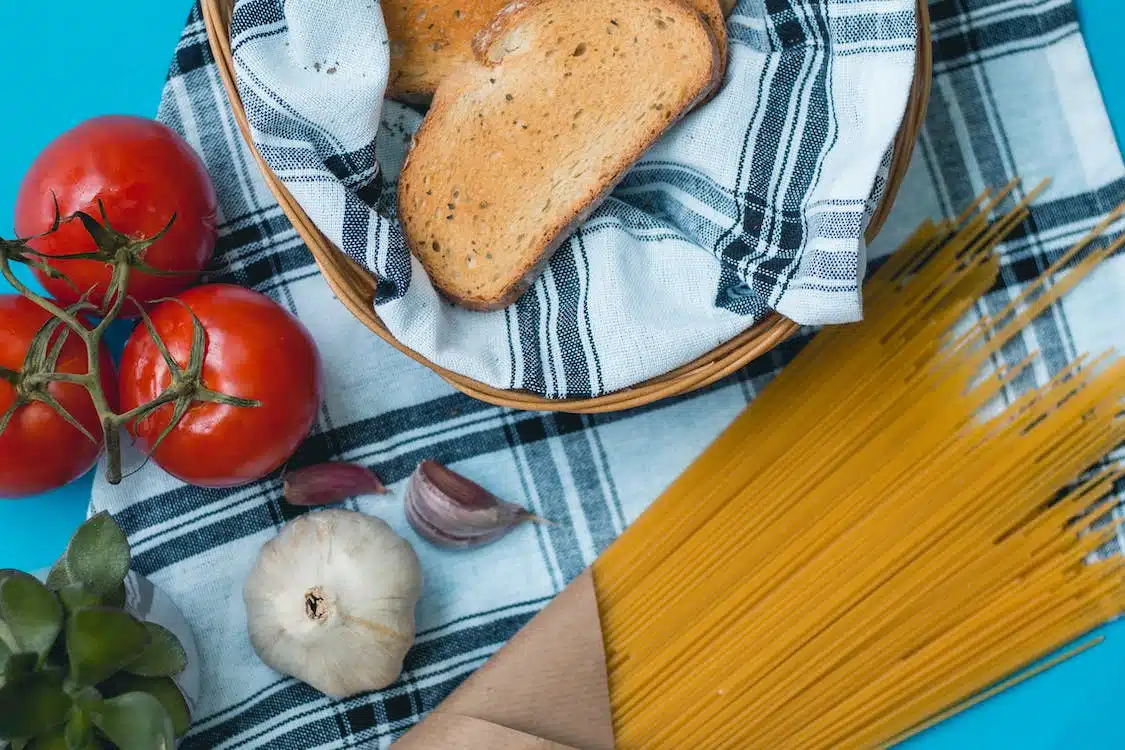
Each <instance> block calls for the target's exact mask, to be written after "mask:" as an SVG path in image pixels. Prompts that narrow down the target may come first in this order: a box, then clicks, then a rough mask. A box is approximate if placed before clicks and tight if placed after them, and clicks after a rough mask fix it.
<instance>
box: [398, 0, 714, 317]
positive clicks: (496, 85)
mask: <svg viewBox="0 0 1125 750" xmlns="http://www.w3.org/2000/svg"><path fill="white" fill-rule="evenodd" d="M473 49H474V52H475V60H474V61H473V62H470V63H468V64H466V65H464V66H462V67H460V68H458V69H457V70H456V71H454V72H453V73H452V74H451V75H450V76H449V77H448V78H446V79H445V80H444V81H443V82H442V84H441V86H440V87H438V91H437V94H436V95H435V97H434V102H433V106H432V107H431V108H430V111H429V113H428V114H427V115H426V118H425V120H424V121H423V123H422V127H421V128H420V129H419V130H418V132H417V133H416V135H415V140H414V144H413V146H412V148H411V151H410V153H409V155H408V156H407V159H406V162H405V164H404V165H403V168H402V173H401V175H400V177H399V190H398V211H399V216H400V217H401V219H402V223H403V227H404V229H405V233H406V239H407V241H408V243H409V245H410V249H411V251H412V252H413V253H414V255H415V256H416V257H417V258H418V259H419V260H420V261H421V263H422V265H423V266H424V267H425V269H426V271H427V273H428V274H429V277H430V280H431V281H432V282H433V283H434V285H435V286H436V287H437V288H438V289H439V290H441V291H442V293H444V294H445V295H446V296H447V297H448V298H449V299H450V300H452V301H454V302H456V303H458V304H460V305H462V306H465V307H469V308H473V309H479V310H491V309H497V308H501V307H504V306H506V305H508V304H510V303H511V302H512V301H514V300H515V299H516V298H517V297H518V296H519V295H520V294H522V293H523V292H524V290H526V289H527V287H528V286H529V285H530V284H531V283H532V281H534V279H535V277H536V276H537V275H538V273H539V271H540V270H541V269H542V268H543V266H544V265H545V264H546V262H547V260H548V259H549V258H550V256H551V254H552V253H553V252H554V251H555V249H556V248H557V247H558V246H559V245H560V244H561V243H562V242H563V240H565V239H566V237H567V236H568V234H569V233H570V232H571V231H573V230H574V228H575V227H577V226H578V225H579V224H580V223H581V222H582V220H583V219H584V218H585V217H586V216H587V215H588V214H589V213H590V212H591V211H592V210H593V209H594V208H595V207H596V206H597V205H598V203H600V202H601V200H602V199H603V198H605V196H606V195H608V194H609V192H610V190H611V189H612V188H613V186H614V185H615V184H616V183H617V182H618V181H619V180H620V179H621V178H622V177H623V176H624V175H625V172H626V171H627V170H628V169H629V167H630V166H631V165H632V164H633V163H634V162H635V161H636V160H637V159H638V158H639V157H640V156H641V155H642V154H643V153H644V151H645V150H646V149H647V148H648V147H649V146H651V145H652V144H653V143H654V142H655V141H656V140H657V139H658V138H659V137H660V135H661V134H662V133H664V132H665V131H666V130H667V129H668V128H669V127H670V126H671V125H672V124H673V123H675V122H676V120H677V119H679V118H680V117H681V116H682V115H683V114H684V113H685V112H687V111H688V110H690V109H691V108H692V107H693V106H695V104H696V103H697V102H699V101H700V100H701V99H703V98H704V97H706V96H708V95H709V94H710V92H711V91H712V90H713V89H714V88H715V87H716V86H717V85H718V79H719V77H720V75H721V64H720V60H719V48H718V45H717V43H716V42H715V39H714V36H713V35H712V33H711V31H710V29H709V27H708V25H707V24H706V23H705V22H704V20H703V19H702V18H701V16H700V15H699V14H698V13H697V12H696V11H695V9H694V8H693V7H691V6H690V5H689V4H688V3H687V2H685V0H520V1H519V2H516V3H512V4H511V5H509V6H508V7H507V8H505V9H504V10H503V11H501V13H500V14H499V15H498V16H497V17H496V19H495V20H494V21H493V22H492V24H491V25H490V26H489V27H488V28H486V29H485V30H484V31H482V32H481V34H480V35H479V36H478V37H477V39H476V41H475V42H474V46H473Z"/></svg>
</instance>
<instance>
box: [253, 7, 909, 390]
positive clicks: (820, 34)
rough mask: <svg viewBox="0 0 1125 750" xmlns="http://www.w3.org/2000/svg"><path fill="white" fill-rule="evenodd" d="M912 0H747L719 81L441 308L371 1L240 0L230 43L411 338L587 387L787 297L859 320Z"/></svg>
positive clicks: (279, 154) (288, 152)
mask: <svg viewBox="0 0 1125 750" xmlns="http://www.w3.org/2000/svg"><path fill="white" fill-rule="evenodd" d="M916 2H917V0H864V1H863V2H856V0H818V1H817V2H809V0H801V1H800V2H788V1H783V0H768V1H767V0H743V2H740V3H739V4H738V6H737V7H736V8H735V10H734V13H733V14H732V15H731V18H730V24H729V28H730V60H729V63H728V66H727V73H726V79H725V81H724V83H723V86H722V88H721V89H720V91H719V93H718V94H717V95H716V96H715V98H714V99H712V100H711V101H709V102H708V103H707V104H705V105H703V106H701V107H699V108H697V109H696V110H695V111H694V112H692V113H691V114H689V115H688V116H687V117H686V118H685V119H684V120H683V121H682V122H681V123H680V124H679V125H677V126H676V127H675V128H673V129H672V130H671V131H670V132H669V133H667V134H666V135H665V136H664V137H663V138H662V139H661V140H660V141H659V143H658V144H657V145H656V146H655V147H654V148H653V149H651V150H650V151H649V152H648V153H647V154H645V156H644V157H643V158H642V159H641V161H640V163H639V164H637V165H636V166H635V167H634V168H633V169H632V170H630V171H629V173H628V175H627V177H626V179H625V180H624V181H623V182H622V183H621V184H620V185H619V186H618V188H617V190H616V191H615V192H614V194H613V196H612V197H611V198H610V199H609V200H608V201H607V202H606V203H604V204H603V205H602V206H601V207H600V208H599V209H598V210H597V211H596V212H595V213H594V214H593V215H592V216H591V217H590V218H589V219H588V220H587V221H586V222H585V223H584V224H583V225H582V227H581V228H580V229H579V230H578V231H577V232H575V233H574V234H573V235H572V236H571V238H570V239H569V241H568V242H566V243H565V244H564V245H563V247H562V248H561V249H560V250H559V251H558V253H556V255H555V256H554V258H553V259H552V261H551V262H550V264H549V265H548V268H547V270H546V272H545V273H544V274H543V275H542V276H540V277H539V279H538V280H537V281H536V282H535V284H534V285H533V286H532V288H531V290H530V291H529V292H528V293H527V294H525V295H523V297H521V298H520V300H519V301H518V302H516V303H515V304H513V305H511V306H510V307H509V308H508V309H506V310H502V311H497V312H492V313H480V312H473V311H469V310H464V309H461V308H458V307H453V306H451V305H449V304H448V303H446V302H444V301H443V300H442V299H441V298H440V297H439V296H438V294H437V292H436V291H435V290H434V288H433V286H432V285H431V284H430V282H429V279H428V278H427V277H426V274H425V272H424V271H423V270H422V267H421V265H420V264H419V263H418V261H417V260H415V259H414V258H413V257H412V256H411V254H410V252H409V250H408V249H407V246H406V241H405V239H404V237H403V233H402V229H401V226H400V224H399V222H398V220H397V219H396V218H395V209H394V197H395V186H396V180H397V176H398V171H399V168H400V165H401V164H402V161H403V159H404V158H405V155H406V149H407V147H408V145H409V142H410V138H411V135H412V134H413V133H414V131H415V130H416V129H417V127H418V125H419V124H420V122H421V116H420V115H419V114H418V113H417V112H415V111H414V110H412V109H409V108H407V107H405V106H402V105H400V104H396V103H394V102H385V103H384V102H383V92H384V90H385V88H386V81H387V72H388V60H389V55H388V49H389V47H388V44H387V33H386V30H385V29H384V27H383V19H382V15H381V14H380V13H379V11H378V8H377V6H376V4H375V3H373V2H372V0H298V1H294V0H289V2H283V0H237V1H236V2H235V6H234V15H233V19H232V23H231V26H232V30H231V48H232V50H233V53H234V61H235V72H236V78H237V80H238V85H239V93H240V96H241V98H242V101H243V103H244V105H245V108H246V115H247V118H248V120H249V122H250V126H251V130H252V132H253V137H254V141H255V143H256V144H257V146H258V149H259V151H260V153H261V154H262V156H263V158H265V160H266V161H267V162H268V163H269V164H270V166H271V167H272V169H273V171H274V172H275V173H276V174H277V175H278V177H279V178H280V179H281V180H282V182H284V183H285V185H286V187H288V188H289V190H290V192H291V193H292V194H293V196H294V197H295V198H296V199H297V201H298V202H299V203H300V204H301V206H302V207H303V208H304V209H305V212H306V213H307V214H308V215H309V216H310V217H311V218H312V219H313V221H314V222H315V223H316V225H317V226H318V227H319V228H320V229H321V230H322V231H323V232H324V233H325V235H327V236H328V237H329V238H330V239H331V240H332V241H333V242H334V243H335V244H336V246H337V247H339V248H341V249H343V250H344V251H345V252H347V253H348V254H349V255H351V256H352V257H353V258H355V260H357V261H359V262H360V263H362V264H364V265H366V266H367V267H368V268H370V269H371V270H372V271H374V272H375V274H376V275H377V276H378V278H379V280H380V285H379V289H378V291H377V296H376V299H375V306H376V308H377V309H378V313H379V317H380V319H381V320H382V321H383V323H384V324H385V325H386V326H387V328H388V329H389V330H390V332H391V333H392V334H394V336H395V337H396V338H397V339H398V340H399V341H401V342H402V343H404V344H406V345H407V346H409V347H410V348H412V349H414V350H415V351H417V352H419V353H420V354H422V355H423V356H425V357H426V358H427V359H429V360H430V361H432V362H435V363H437V364H439V365H441V366H442V367H445V368H447V369H449V370H453V371H454V372H458V373H461V374H462V375H467V376H469V377H472V378H475V379H476V380H479V381H483V382H485V383H487V384H488V385H491V386H495V387H498V388H520V389H524V390H529V391H533V392H535V393H538V394H542V395H545V396H549V397H568V396H570V397H572V396H590V395H597V394H601V393H605V392H608V391H615V390H618V389H620V388H624V387H626V386H630V385H635V384H636V383H638V382H641V381H643V380H647V379H649V378H652V377H655V376H657V375H663V374H664V373H666V372H668V371H670V370H673V369H675V368H676V367H679V366H680V365H682V364H685V363H687V362H690V361H691V360H693V359H695V358H697V357H699V356H702V355H703V354H705V353H706V352H708V351H710V350H711V349H713V348H714V347H716V346H718V345H719V344H721V343H723V342H724V341H727V340H728V339H730V338H731V337H732V336H734V335H735V334H737V333H739V332H741V331H743V330H745V329H746V328H748V327H750V326H751V325H753V324H754V323H755V322H757V321H758V320H760V319H761V318H762V317H763V316H764V315H765V314H766V313H767V312H768V311H769V310H771V309H775V310H778V311H779V312H781V313H783V314H785V315H788V316H789V317H791V318H792V319H794V320H796V321H798V322H800V323H809V324H820V323H840V322H844V321H852V320H857V319H858V318H859V316H860V293H859V286H858V284H857V279H858V277H859V276H860V275H861V273H862V270H861V269H862V267H863V266H862V264H861V263H860V258H861V257H863V251H864V243H863V231H864V228H865V227H866V226H867V218H868V215H869V212H870V211H871V210H872V209H873V207H874V206H875V205H876V204H877V202H878V200H879V198H880V197H881V194H882V188H883V186H884V181H883V179H881V178H882V177H883V176H885V173H886V167H887V166H888V164H889V150H890V147H891V143H892V141H893V140H894V137H895V134H896V132H897V131H898V127H899V124H900V122H901V120H902V115H903V111H904V109H905V106H906V98H907V94H908V92H909V89H910V84H911V82H912V81H913V72H914V54H915V42H916V37H917V22H916V19H915V10H916ZM450 12H452V11H450ZM624 85H628V84H624ZM380 107H382V118H381V119H380V117H379V113H380ZM591 137H596V136H595V135H593V134H591ZM465 158H473V155H472V154H465Z"/></svg>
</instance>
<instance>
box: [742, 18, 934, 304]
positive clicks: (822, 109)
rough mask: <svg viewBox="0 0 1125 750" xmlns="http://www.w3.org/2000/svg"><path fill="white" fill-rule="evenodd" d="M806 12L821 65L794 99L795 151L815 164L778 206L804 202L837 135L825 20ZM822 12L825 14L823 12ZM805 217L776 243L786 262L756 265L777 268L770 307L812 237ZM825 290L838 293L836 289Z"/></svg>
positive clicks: (797, 173) (851, 270) (798, 174)
mask: <svg viewBox="0 0 1125 750" xmlns="http://www.w3.org/2000/svg"><path fill="white" fill-rule="evenodd" d="M810 11H811V12H810V16H811V18H810V19H809V21H810V24H811V25H812V26H813V28H812V30H811V32H810V33H809V35H808V36H809V38H810V39H812V40H814V42H813V47H814V48H816V49H817V50H818V53H817V54H819V55H821V58H822V62H821V63H820V64H819V65H816V64H814V65H813V66H812V68H813V72H814V73H815V75H814V78H813V82H812V86H811V87H810V89H809V95H808V96H807V97H806V96H802V97H800V99H799V100H798V101H800V102H801V103H802V106H803V107H804V110H805V117H806V121H805V127H804V129H803V131H802V132H801V135H800V136H799V138H800V140H799V145H798V148H799V150H800V152H801V154H812V153H815V154H816V157H815V158H814V159H813V160H812V161H813V163H814V164H815V165H816V168H815V169H813V170H805V169H795V170H794V177H795V179H791V180H790V182H789V186H788V189H787V190H786V194H785V196H784V197H783V198H781V202H782V205H801V204H802V203H805V202H807V201H808V199H809V195H810V194H811V192H812V189H813V187H814V186H816V185H817V184H819V182H820V177H821V173H822V170H823V167H824V157H825V155H826V154H827V153H828V152H829V151H830V150H831V147H832V145H833V144H835V142H836V138H837V135H838V131H837V129H836V118H835V107H834V106H833V103H832V99H833V96H832V89H831V81H832V71H833V68H834V62H833V60H834V58H833V56H832V55H831V54H827V53H825V51H823V50H822V49H821V47H822V46H823V40H824V39H827V38H829V31H828V19H827V18H825V17H824V16H823V15H822V14H821V13H820V12H818V10H817V6H812V7H810ZM825 12H827V10H826V9H825ZM911 15H913V14H911ZM838 22H839V21H838V20H837V23H838ZM814 61H815V57H814ZM822 113H827V114H822ZM792 145H793V144H792V139H791V140H790V142H789V143H787V144H786V147H785V156H784V157H783V163H789V160H790V151H791V148H792ZM806 158H807V157H806ZM800 161H801V160H800V159H798V163H800ZM775 200H776V197H775ZM806 214H807V209H806V210H802V211H801V212H800V222H801V232H800V237H799V238H797V237H794V238H792V239H790V240H789V241H788V242H787V241H786V238H785V237H781V239H780V242H779V244H780V245H781V246H782V247H785V248H789V247H793V248H794V250H793V253H792V258H791V259H789V260H788V262H786V263H785V264H784V265H781V254H780V253H779V254H778V256H777V258H776V259H774V258H771V259H768V260H766V261H764V262H763V263H762V264H761V265H760V266H759V269H762V268H764V267H767V266H769V265H770V264H771V263H776V264H777V266H778V267H777V268H776V269H775V268H769V271H770V272H771V274H776V278H777V279H778V281H780V284H776V283H775V284H774V287H775V291H774V296H773V297H772V299H768V300H767V301H768V302H770V303H771V305H776V304H777V303H778V302H779V301H780V300H781V299H782V297H784V295H785V292H786V290H787V289H788V287H789V282H790V280H791V279H792V278H793V274H794V273H795V272H796V270H797V260H798V257H799V256H800V254H801V248H804V247H805V245H806V238H808V237H809V236H810V234H812V233H810V232H809V227H808V221H807V218H806ZM855 231H856V233H857V234H859V233H860V231H861V227H859V226H857V227H855ZM791 242H796V243H797V244H796V245H791V244H790V243H791ZM814 260H815V259H814ZM847 265H848V268H847V269H846V271H845V272H846V273H848V274H849V281H851V282H852V288H854V286H855V285H854V280H855V277H854V274H855V267H856V264H855V261H854V260H853V261H852V262H851V263H848V264H847ZM806 288H808V285H806ZM827 291H839V290H838V289H837V290H827Z"/></svg>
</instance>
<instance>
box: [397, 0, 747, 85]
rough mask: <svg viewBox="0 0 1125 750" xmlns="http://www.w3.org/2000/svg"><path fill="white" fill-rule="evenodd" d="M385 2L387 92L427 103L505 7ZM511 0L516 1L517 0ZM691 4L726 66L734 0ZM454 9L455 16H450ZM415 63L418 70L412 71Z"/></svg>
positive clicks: (448, 0) (477, 0) (474, 0)
mask: <svg viewBox="0 0 1125 750" xmlns="http://www.w3.org/2000/svg"><path fill="white" fill-rule="evenodd" d="M384 3H385V4H384V6H383V14H384V19H385V21H386V25H387V34H388V36H389V37H390V46H391V71H390V77H389V79H388V81H387V96H388V97H390V98H392V99H398V100H400V101H404V102H408V103H416V102H428V101H429V100H430V98H431V97H433V95H434V92H435V91H437V87H438V85H439V84H440V83H441V81H442V79H443V78H444V77H445V76H446V75H447V74H448V72H449V71H450V70H451V69H452V68H455V67H456V66H457V65H458V64H460V63H463V62H464V61H466V60H468V59H470V57H471V56H472V55H473V54H474V51H475V50H474V47H475V38H476V37H478V36H479V33H480V31H481V30H482V29H483V28H485V27H487V26H488V25H489V21H488V19H490V18H492V17H494V15H495V14H497V13H500V12H503V11H504V10H505V8H506V7H507V6H506V4H505V0H391V2H387V0H384ZM511 4H512V5H519V4H520V0H516V1H515V2H514V3H511ZM690 4H692V5H693V6H694V7H695V8H696V10H697V11H699V12H700V13H702V14H703V16H704V18H705V19H707V21H708V23H710V25H711V31H712V33H714V35H715V38H716V40H717V41H718V43H719V45H720V55H721V57H722V61H723V65H724V66H725V65H726V57H727V31H726V24H725V20H724V19H725V16H727V15H729V14H730V11H731V8H733V7H734V0H692V2H690ZM388 6H390V7H388ZM448 6H455V8H456V9H455V8H450V7H448ZM466 6H467V7H469V8H470V10H469V11H468V12H464V13H462V12H461V11H460V10H459V9H460V8H463V7H466ZM455 13H456V14H458V15H456V16H454V14H455ZM431 47H432V48H431ZM408 59H409V60H410V68H411V70H409V71H406V70H404V69H403V66H404V65H407V62H406V61H407V60H408ZM419 65H421V66H423V70H421V71H419V70H417V67H418V66H419Z"/></svg>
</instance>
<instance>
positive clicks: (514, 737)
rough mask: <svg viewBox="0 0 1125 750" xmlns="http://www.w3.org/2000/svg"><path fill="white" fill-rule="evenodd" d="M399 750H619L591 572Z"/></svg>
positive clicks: (407, 737)
mask: <svg viewBox="0 0 1125 750" xmlns="http://www.w3.org/2000/svg"><path fill="white" fill-rule="evenodd" d="M394 748H395V750H613V718H612V716H611V715H610V709H609V681H608V680H607V678H606V668H605V646H604V644H603V642H602V628H601V621H600V620H599V618H598V603H597V599H596V598H595V596H594V579H593V576H592V575H591V574H590V571H589V570H587V571H586V572H584V573H582V575H580V576H579V577H578V578H576V579H574V581H573V582H572V583H571V584H570V585H569V586H567V587H566V588H565V589H563V590H562V592H560V593H559V595H558V596H556V597H555V598H554V599H553V600H551V602H550V603H549V604H548V605H547V606H546V607H545V608H544V609H543V611H542V612H540V613H539V614H538V615H536V616H535V617H534V618H533V619H532V620H531V622H529V623H528V624H527V625H525V626H524V627H523V628H522V629H521V630H520V631H519V632H518V633H516V634H515V636H513V637H512V639H511V640H510V641H508V643H507V644H506V645H505V646H504V647H503V648H501V649H500V650H499V651H497V652H496V653H495V654H494V655H493V656H492V658H491V659H489V660H488V661H487V662H485V663H484V666H482V667H481V668H480V669H478V670H477V671H476V672H475V673H474V674H472V675H471V676H470V677H469V679H467V680H465V682H464V683H462V684H461V686H460V687H458V688H457V689H456V690H454V691H453V693H452V694H451V695H450V696H449V697H448V698H446V699H445V701H443V702H442V704H441V705H440V706H438V707H437V708H436V709H434V711H433V712H432V713H431V714H430V715H429V716H428V717H426V718H425V719H423V720H422V722H421V723H420V724H418V726H416V727H414V728H413V729H411V730H410V731H409V732H407V733H406V734H405V735H403V737H402V738H401V739H399V740H398V742H396V743H394Z"/></svg>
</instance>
